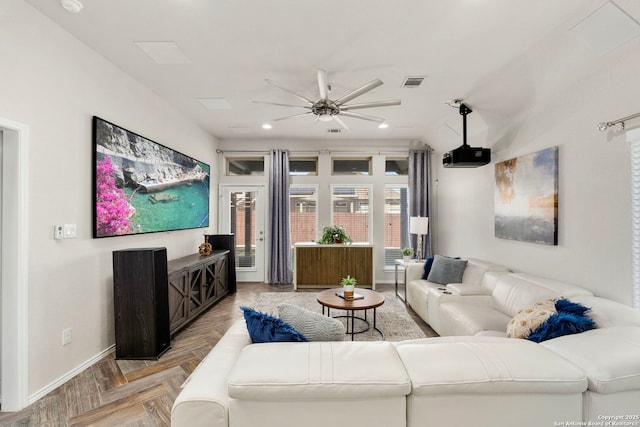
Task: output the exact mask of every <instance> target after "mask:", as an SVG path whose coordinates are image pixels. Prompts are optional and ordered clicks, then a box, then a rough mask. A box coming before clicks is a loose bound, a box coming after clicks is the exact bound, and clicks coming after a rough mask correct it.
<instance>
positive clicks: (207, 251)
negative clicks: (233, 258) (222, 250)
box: [198, 234, 213, 256]
mask: <svg viewBox="0 0 640 427" xmlns="http://www.w3.org/2000/svg"><path fill="white" fill-rule="evenodd" d="M207 237H208V236H207V235H206V234H205V235H204V243H202V244H201V245H200V246H199V247H198V253H199V254H200V255H202V256H209V255H211V252H212V251H213V246H211V243H209V241H208V239H207Z"/></svg>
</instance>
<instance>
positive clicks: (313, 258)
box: [294, 243, 376, 289]
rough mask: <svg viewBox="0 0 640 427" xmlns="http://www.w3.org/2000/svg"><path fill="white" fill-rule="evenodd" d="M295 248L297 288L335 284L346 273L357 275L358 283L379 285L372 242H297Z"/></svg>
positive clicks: (295, 285)
mask: <svg viewBox="0 0 640 427" xmlns="http://www.w3.org/2000/svg"><path fill="white" fill-rule="evenodd" d="M295 250H296V251H295V259H296V268H295V272H294V273H295V274H294V276H295V277H294V288H295V289H298V288H314V289H326V288H335V287H336V286H340V280H341V279H342V278H343V277H346V276H347V275H351V276H352V277H355V278H356V280H357V281H358V284H357V285H356V287H362V288H371V289H375V288H376V285H375V280H374V269H373V246H372V245H320V244H316V243H298V244H296V246H295Z"/></svg>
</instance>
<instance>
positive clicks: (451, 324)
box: [438, 297, 511, 335]
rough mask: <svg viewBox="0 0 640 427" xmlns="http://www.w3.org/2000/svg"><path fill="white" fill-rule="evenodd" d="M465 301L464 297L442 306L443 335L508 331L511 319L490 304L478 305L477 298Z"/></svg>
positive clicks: (441, 326) (440, 313)
mask: <svg viewBox="0 0 640 427" xmlns="http://www.w3.org/2000/svg"><path fill="white" fill-rule="evenodd" d="M472 298H473V301H465V300H464V297H461V298H458V299H453V300H451V301H448V300H447V302H444V303H441V304H440V310H439V323H440V331H438V333H440V334H441V335H476V334H478V333H479V332H482V331H506V330H507V324H508V323H509V320H511V318H510V317H509V316H507V315H506V314H504V313H502V312H500V311H498V310H495V309H494V308H493V307H492V306H491V305H490V304H487V303H486V302H485V303H480V304H478V303H477V302H476V301H478V299H477V298H475V297H472Z"/></svg>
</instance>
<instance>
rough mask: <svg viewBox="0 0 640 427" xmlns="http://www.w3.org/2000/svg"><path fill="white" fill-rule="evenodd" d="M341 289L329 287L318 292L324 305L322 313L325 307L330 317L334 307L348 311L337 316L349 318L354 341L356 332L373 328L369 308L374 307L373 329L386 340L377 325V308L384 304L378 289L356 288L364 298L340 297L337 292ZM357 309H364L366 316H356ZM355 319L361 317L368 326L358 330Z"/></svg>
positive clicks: (349, 330) (359, 332) (357, 292)
mask: <svg viewBox="0 0 640 427" xmlns="http://www.w3.org/2000/svg"><path fill="white" fill-rule="evenodd" d="M340 291H342V288H335V289H327V290H326V291H322V292H320V293H319V294H318V296H317V297H316V299H317V300H318V302H319V303H320V305H322V314H325V308H326V309H327V313H326V314H327V316H329V317H331V309H332V308H335V309H337V310H345V311H346V312H347V315H346V316H335V317H345V318H346V319H347V335H351V341H353V340H354V335H355V334H361V333H363V332H366V331H368V330H369V329H370V328H371V325H370V323H369V321H368V320H367V310H371V309H373V329H374V330H376V331H378V333H379V334H380V336H381V337H382V339H383V340H384V333H383V332H382V331H381V330H380V329H378V327H377V325H376V309H377V308H378V307H380V306H381V305H382V304H384V296H382V294H381V293H379V292H376V291H372V290H369V289H360V288H356V292H355V293H356V294H360V295H362V296H363V297H364V298H360V299H353V300H350V299H344V298H342V297H339V296H338V295H337V293H338V292H340ZM356 311H364V317H358V316H356V315H355V312H356ZM355 319H359V320H361V321H363V322H365V324H366V328H364V329H362V330H359V331H356V330H355ZM349 324H351V325H349Z"/></svg>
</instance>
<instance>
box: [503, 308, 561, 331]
mask: <svg viewBox="0 0 640 427" xmlns="http://www.w3.org/2000/svg"><path fill="white" fill-rule="evenodd" d="M555 312H556V307H555V300H554V299H549V300H547V301H538V302H537V303H535V304H534V305H532V306H531V307H527V308H523V309H522V310H520V311H518V313H517V314H516V315H515V316H514V318H513V319H511V321H510V322H509V324H508V325H507V338H527V337H528V336H529V334H530V333H531V332H532V331H534V330H536V329H537V328H538V327H539V326H540V325H542V324H543V323H544V322H545V321H546V320H547V319H548V318H549V317H551V315H552V314H554V313H555Z"/></svg>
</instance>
